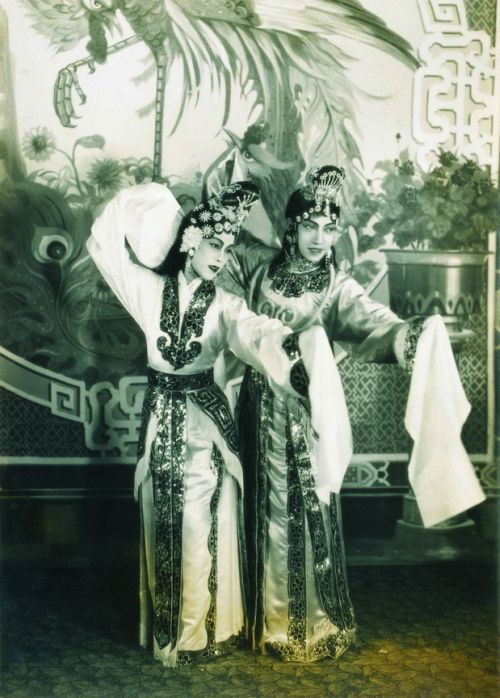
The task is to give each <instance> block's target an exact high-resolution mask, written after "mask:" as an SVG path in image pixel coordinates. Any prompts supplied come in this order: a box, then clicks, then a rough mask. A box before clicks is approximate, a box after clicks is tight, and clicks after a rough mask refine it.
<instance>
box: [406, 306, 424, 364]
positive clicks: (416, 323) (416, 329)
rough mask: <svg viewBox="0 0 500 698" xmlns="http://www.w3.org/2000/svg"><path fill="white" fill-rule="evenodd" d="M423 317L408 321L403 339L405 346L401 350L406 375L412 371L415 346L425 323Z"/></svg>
mask: <svg viewBox="0 0 500 698" xmlns="http://www.w3.org/2000/svg"><path fill="white" fill-rule="evenodd" d="M425 319H426V318H425V317H416V318H412V319H411V320H408V322H407V324H408V331H407V333H406V337H405V346H404V350H403V359H404V368H405V370H406V371H408V373H411V372H412V371H413V364H414V363H415V354H416V351H417V344H418V340H419V338H420V335H421V334H422V330H423V328H424V327H423V325H424V322H425Z"/></svg>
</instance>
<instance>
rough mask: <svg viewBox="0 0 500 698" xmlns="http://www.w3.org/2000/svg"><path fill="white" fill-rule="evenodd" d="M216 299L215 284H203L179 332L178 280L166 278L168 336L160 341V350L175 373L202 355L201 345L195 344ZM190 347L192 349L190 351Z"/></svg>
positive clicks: (164, 305) (164, 308)
mask: <svg viewBox="0 0 500 698" xmlns="http://www.w3.org/2000/svg"><path fill="white" fill-rule="evenodd" d="M214 298H215V285H214V283H213V282H212V281H202V282H201V284H200V285H199V286H198V288H197V289H196V290H195V292H194V293H193V295H192V297H191V300H190V301H189V305H188V307H187V310H186V312H185V314H184V318H183V320H182V326H181V327H180V328H179V294H178V285H177V279H174V278H172V277H171V276H166V277H165V284H164V287H163V303H162V309H161V316H160V329H161V330H162V331H163V332H165V334H167V335H168V338H167V337H165V336H162V337H158V340H157V342H156V346H157V347H158V350H159V351H160V352H161V355H162V357H163V359H164V360H165V361H168V362H169V363H170V364H171V365H172V366H173V367H174V369H176V370H177V369H179V368H182V367H183V366H185V365H186V364H191V363H193V361H194V360H195V359H196V358H197V357H198V356H199V355H200V354H201V343H200V342H197V341H195V340H194V337H199V336H200V335H201V334H202V332H203V323H204V321H205V315H206V313H207V310H208V308H209V306H210V304H211V303H212V301H213V299H214ZM188 343H189V347H188Z"/></svg>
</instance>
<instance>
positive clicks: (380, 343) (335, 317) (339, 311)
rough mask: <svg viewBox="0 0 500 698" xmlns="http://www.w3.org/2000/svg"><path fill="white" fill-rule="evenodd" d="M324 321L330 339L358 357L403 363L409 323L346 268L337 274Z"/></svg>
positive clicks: (364, 359)
mask: <svg viewBox="0 0 500 698" xmlns="http://www.w3.org/2000/svg"><path fill="white" fill-rule="evenodd" d="M323 323H324V326H325V329H326V330H327V333H328V335H329V337H330V339H331V340H333V341H335V342H339V343H340V344H341V345H342V346H344V347H345V348H346V349H347V351H349V353H351V354H352V355H353V356H355V357H356V358H357V359H358V360H360V361H375V362H380V363H384V362H390V361H394V360H395V359H397V360H398V362H399V363H403V353H402V352H404V344H405V342H404V335H405V333H406V328H407V325H406V323H405V322H404V321H403V320H401V319H400V318H399V317H398V316H397V315H396V314H395V313H393V312H392V310H391V309H390V308H388V307H387V306H385V305H383V304H382V303H378V302H377V301H375V300H373V298H370V296H369V295H368V294H367V293H366V292H365V290H364V289H363V287H362V286H360V284H358V283H357V282H356V281H354V279H352V278H350V277H349V276H347V275H346V274H343V273H342V272H339V273H338V274H337V279H336V283H335V285H334V288H333V291H332V298H331V301H330V302H329V303H328V304H327V306H326V307H325V310H324V313H323Z"/></svg>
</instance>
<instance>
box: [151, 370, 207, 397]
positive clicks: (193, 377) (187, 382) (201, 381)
mask: <svg viewBox="0 0 500 698" xmlns="http://www.w3.org/2000/svg"><path fill="white" fill-rule="evenodd" d="M213 382H214V372H213V369H209V370H208V371H201V372H200V373H191V374H189V375H184V376H180V375H178V374H176V373H164V372H163V371H156V370H155V369H154V368H148V384H149V386H150V387H151V388H158V389H160V390H173V391H174V392H181V393H184V392H189V391H191V390H201V389H202V388H208V387H209V386H211V385H213Z"/></svg>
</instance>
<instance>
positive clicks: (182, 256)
mask: <svg viewBox="0 0 500 698" xmlns="http://www.w3.org/2000/svg"><path fill="white" fill-rule="evenodd" d="M189 225H190V221H189V213H188V214H186V215H185V216H184V218H183V219H182V221H181V224H180V226H179V229H178V231H177V235H176V236H175V240H174V244H173V245H172V247H171V248H170V249H169V251H168V252H167V256H166V257H165V259H164V260H163V262H162V263H161V264H159V265H158V266H157V267H156V269H155V272H156V273H157V274H161V275H162V276H177V274H178V273H179V272H180V271H181V269H184V267H185V265H186V259H187V252H181V250H180V248H181V245H182V236H183V234H184V231H185V230H186V228H187V227H188V226H189Z"/></svg>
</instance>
